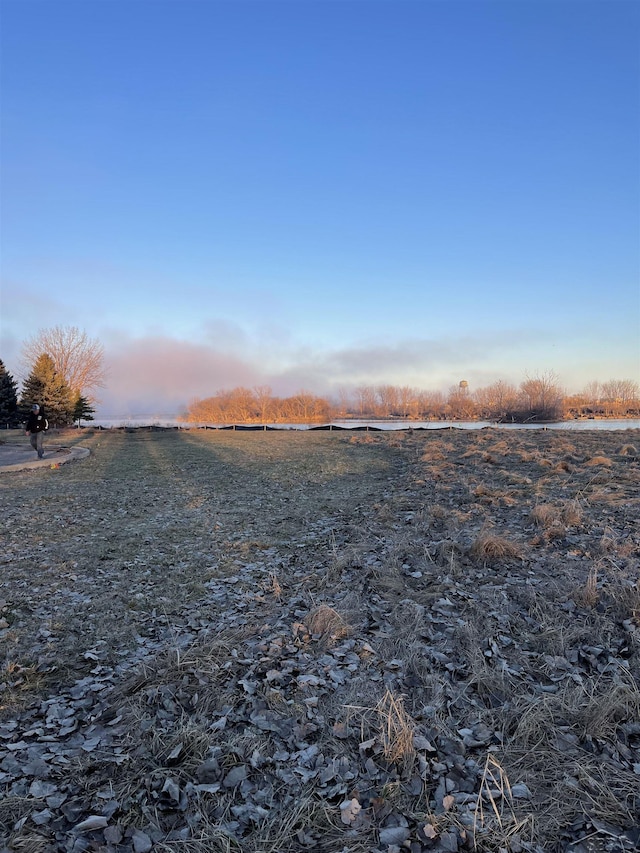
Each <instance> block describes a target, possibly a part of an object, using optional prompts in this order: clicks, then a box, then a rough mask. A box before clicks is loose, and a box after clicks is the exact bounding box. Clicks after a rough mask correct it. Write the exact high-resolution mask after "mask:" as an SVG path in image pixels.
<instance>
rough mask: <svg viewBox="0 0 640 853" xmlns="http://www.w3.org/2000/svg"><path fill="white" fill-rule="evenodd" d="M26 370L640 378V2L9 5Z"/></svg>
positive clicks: (327, 389)
mask: <svg viewBox="0 0 640 853" xmlns="http://www.w3.org/2000/svg"><path fill="white" fill-rule="evenodd" d="M2 18H3V27H2V37H1V38H2V43H1V47H2V69H1V73H2V102H1V120H2V121H1V133H2V196H3V201H2V219H1V223H0V227H1V231H0V240H1V246H0V248H1V258H2V260H1V270H0V272H1V276H2V283H1V292H0V297H1V302H0V309H1V317H0V358H2V360H3V361H4V363H5V365H6V367H7V369H8V370H9V371H10V372H12V373H13V374H14V375H16V376H20V375H21V366H20V349H21V345H22V343H23V341H25V340H26V339H27V338H29V337H30V336H31V335H33V333H34V331H35V330H37V329H38V328H47V327H51V326H55V325H59V324H62V325H66V324H71V325H74V326H78V327H81V328H82V329H84V330H86V331H87V333H88V334H89V335H91V336H93V337H96V338H98V339H99V340H100V341H102V343H103V344H104V346H105V350H106V361H107V366H108V368H109V371H110V378H109V383H108V387H107V388H106V389H104V391H103V392H102V393H101V395H100V396H101V398H102V402H101V404H100V406H99V407H98V415H99V416H102V417H106V416H109V415H113V416H119V415H121V414H135V413H136V412H150V411H157V412H173V411H176V410H177V409H179V408H181V407H183V406H185V405H186V404H187V403H188V402H189V400H190V399H192V398H194V397H205V396H209V395H211V394H214V393H215V392H216V391H218V390H219V389H222V388H233V387H236V386H239V385H243V386H247V387H253V386H256V385H269V386H270V387H271V388H272V389H273V392H274V393H275V394H281V395H286V394H291V393H295V392H297V391H298V390H300V389H302V388H304V389H307V390H308V391H311V392H313V393H317V394H336V393H338V391H339V389H352V388H354V387H356V386H359V385H369V384H373V385H377V384H381V383H390V384H395V385H408V386H412V387H420V388H430V389H446V388H447V387H449V386H451V385H455V384H457V383H458V382H459V381H460V380H461V379H465V380H467V381H468V382H469V386H470V388H474V387H478V386H481V385H486V384H489V383H490V382H493V381H495V380H497V379H506V380H508V381H511V382H515V383H518V382H520V381H521V380H522V379H523V378H524V375H525V373H527V372H528V373H535V372H543V371H547V370H553V371H555V372H556V374H557V375H558V377H559V379H560V381H561V382H562V383H563V384H564V385H565V386H566V387H567V388H568V389H570V390H579V389H580V388H581V387H582V386H583V385H584V384H586V383H587V382H590V381H593V380H599V381H606V380H607V379H610V378H612V377H619V378H629V379H632V380H635V381H638V379H640V351H639V346H640V345H639V340H640V288H639V282H640V247H639V242H640V241H639V235H640V159H639V157H638V151H639V150H640V110H639V103H640V97H639V96H640V82H639V81H640V59H639V54H638V50H637V45H638V36H639V35H640V8H639V7H638V5H637V4H633V3H626V2H620V3H609V2H590V0H586V2H581V3H580V4H576V3H573V2H565V0H557V2H554V3H545V2H528V0H524V2H519V3H510V2H501V0H486V2H460V0H452V2H448V3H440V2H410V0H407V2H404V0H403V2H391V0H388V2H377V0H364V2H351V0H338V2H314V0H308V2H306V1H305V2H300V3H292V2H279V1H278V2H276V0H264V2H252V0H242V2H237V3H231V2H217V0H212V1H211V2H207V3H201V2H192V1H191V0H182V2H165V0H153V2H133V3H132V2H122V0H112V2H109V3H84V2H79V0H78V2H77V1H76V0H65V1H64V2H63V0H49V2H42V0H29V2H17V0H2Z"/></svg>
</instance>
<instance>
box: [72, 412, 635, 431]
mask: <svg viewBox="0 0 640 853" xmlns="http://www.w3.org/2000/svg"><path fill="white" fill-rule="evenodd" d="M82 426H84V427H90V426H93V427H102V428H104V429H111V428H113V429H117V428H125V427H128V428H137V427H152V426H155V427H165V428H171V427H179V428H180V429H203V428H208V429H233V428H238V429H244V430H260V429H265V430H267V429H276V430H309V429H352V430H407V429H486V428H488V427H493V428H495V429H507V430H514V429H516V430H519V429H554V430H558V429H562V430H564V429H566V430H593V429H597V430H625V429H640V418H598V419H585V420H570V421H557V422H554V423H535V424H534V423H532V424H501V423H496V422H495V421H401V420H397V421H383V420H375V419H371V420H337V419H336V420H333V421H330V422H327V423H320V424H317V423H309V424H304V423H266V424H235V425H234V424H213V423H199V424H197V423H187V422H185V421H181V420H179V419H178V418H174V417H171V416H162V415H158V416H154V415H136V416H135V417H120V418H96V420H95V421H90V422H83V423H82Z"/></svg>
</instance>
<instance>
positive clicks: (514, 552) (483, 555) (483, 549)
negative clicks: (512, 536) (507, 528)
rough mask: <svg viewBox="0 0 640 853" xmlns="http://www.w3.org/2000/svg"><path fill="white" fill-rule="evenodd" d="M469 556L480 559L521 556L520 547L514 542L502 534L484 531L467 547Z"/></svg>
mask: <svg viewBox="0 0 640 853" xmlns="http://www.w3.org/2000/svg"><path fill="white" fill-rule="evenodd" d="M469 553H470V554H471V556H472V557H473V558H474V559H476V560H480V561H484V562H493V561H496V560H508V559H516V558H520V557H521V556H522V549H521V548H520V546H519V545H517V544H516V543H515V542H512V541H511V540H509V539H505V537H503V536H494V535H493V534H490V533H486V534H482V535H481V536H479V537H478V538H477V539H476V540H475V542H474V543H473V545H472V546H471V548H470V549H469Z"/></svg>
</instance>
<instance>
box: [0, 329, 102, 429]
mask: <svg viewBox="0 0 640 853" xmlns="http://www.w3.org/2000/svg"><path fill="white" fill-rule="evenodd" d="M22 362H23V365H24V366H25V370H26V372H27V376H26V379H25V380H24V381H23V383H22V388H21V389H20V391H19V390H18V383H17V382H16V380H15V379H14V377H13V376H12V375H11V374H10V373H9V372H8V371H7V369H6V367H5V366H4V363H3V362H2V361H1V360H0V425H2V426H4V427H17V426H19V425H20V424H21V423H24V421H25V420H26V419H27V417H28V415H29V412H30V410H31V407H32V406H33V405H34V403H37V404H38V405H39V406H41V407H42V409H43V411H44V414H45V417H46V418H47V420H48V421H49V424H50V425H51V426H67V425H68V424H71V423H73V422H74V421H78V422H79V421H80V420H93V415H94V413H95V408H94V406H93V403H94V402H95V401H96V398H95V396H94V394H95V391H96V390H97V389H98V388H99V387H102V386H103V385H104V381H105V376H106V372H105V369H104V352H103V347H102V344H100V343H99V342H98V341H96V340H94V339H92V338H89V337H88V336H87V334H86V332H83V331H81V330H80V329H78V328H77V327H76V326H55V327H53V328H51V329H44V330H40V331H39V332H38V334H37V335H35V336H34V337H32V338H30V339H29V340H28V341H27V342H26V343H25V345H24V347H23V350H22Z"/></svg>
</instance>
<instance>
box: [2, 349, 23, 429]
mask: <svg viewBox="0 0 640 853" xmlns="http://www.w3.org/2000/svg"><path fill="white" fill-rule="evenodd" d="M18 423H19V415H18V385H17V383H16V381H15V379H14V378H13V376H12V375H11V374H10V373H9V372H8V371H7V369H6V368H5V366H4V363H3V362H2V359H0V425H1V426H17V425H18Z"/></svg>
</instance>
